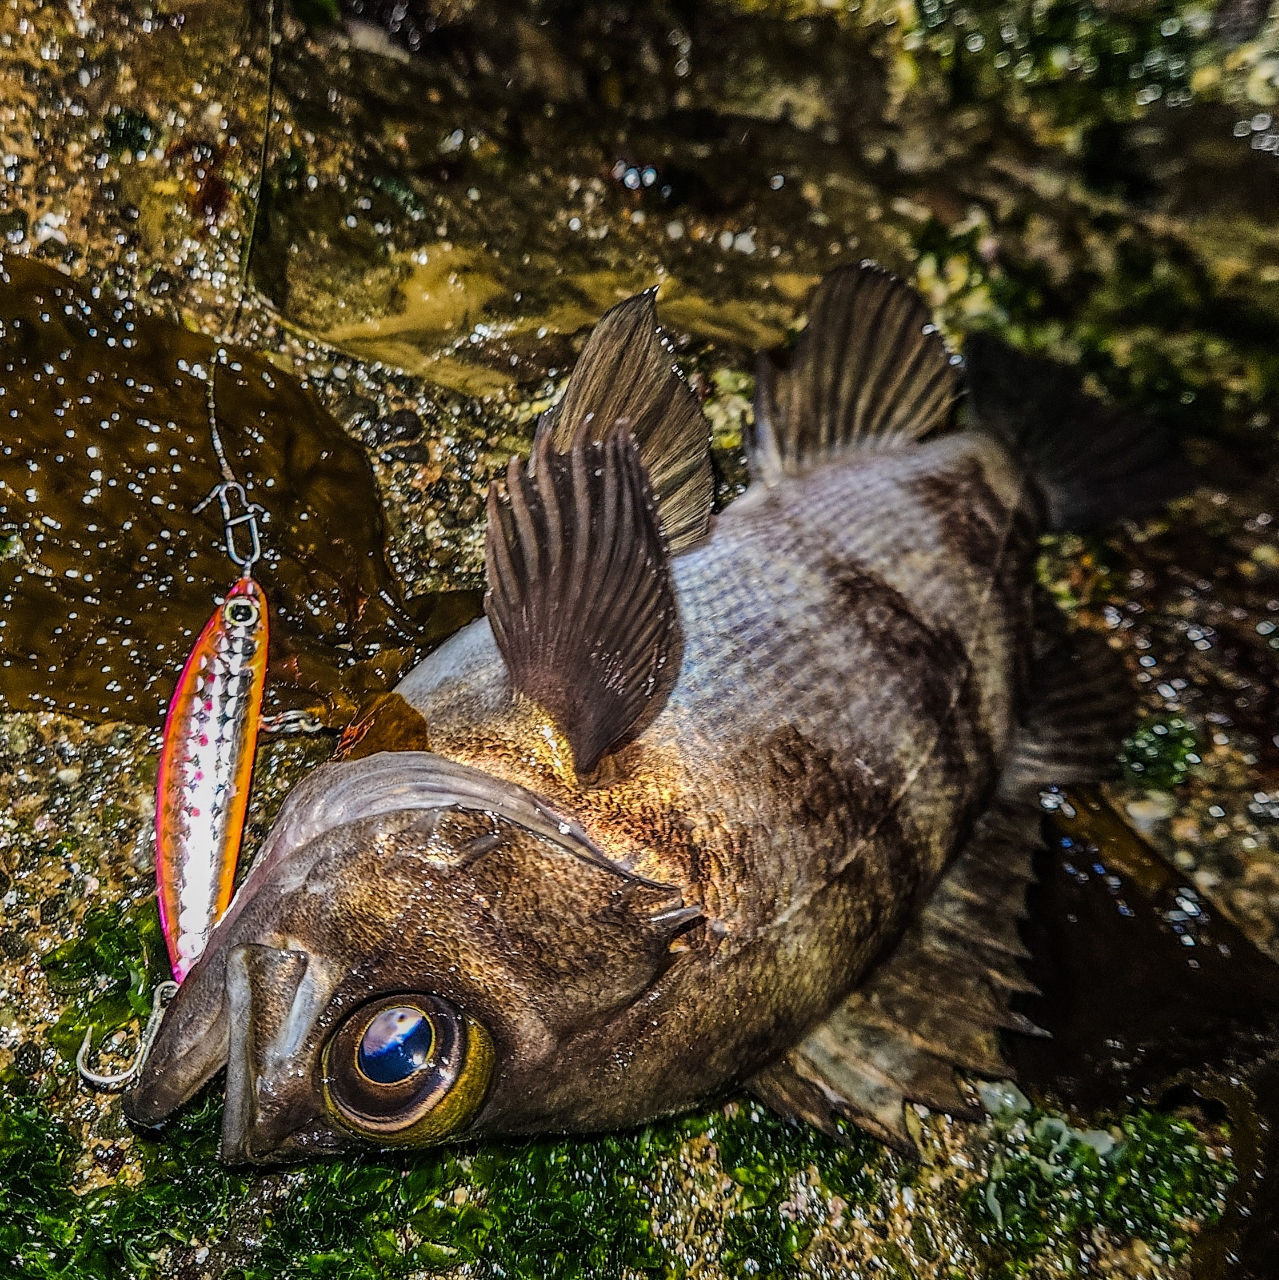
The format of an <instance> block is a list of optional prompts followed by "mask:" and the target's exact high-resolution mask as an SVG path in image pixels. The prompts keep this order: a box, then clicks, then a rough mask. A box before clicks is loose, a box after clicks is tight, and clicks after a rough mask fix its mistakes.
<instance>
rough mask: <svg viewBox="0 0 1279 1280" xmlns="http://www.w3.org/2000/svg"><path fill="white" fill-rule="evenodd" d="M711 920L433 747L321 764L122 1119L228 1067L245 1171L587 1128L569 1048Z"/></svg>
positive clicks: (236, 1143) (583, 1082) (189, 987)
mask: <svg viewBox="0 0 1279 1280" xmlns="http://www.w3.org/2000/svg"><path fill="white" fill-rule="evenodd" d="M698 914H699V913H698V911H697V909H696V908H686V907H684V905H683V902H682V900H681V899H680V895H679V894H678V892H677V891H674V890H672V889H670V888H669V887H666V886H662V885H657V884H654V883H652V882H650V881H646V880H643V879H640V878H638V877H636V876H633V875H631V874H629V873H628V872H626V871H625V870H624V869H622V868H620V867H618V866H617V865H616V864H614V863H611V862H609V861H608V859H607V858H605V857H604V855H603V854H602V853H601V852H600V851H599V850H598V849H596V848H595V847H594V846H593V845H592V844H591V842H590V841H589V839H588V838H587V837H586V834H585V832H583V831H582V829H581V828H580V827H579V826H578V825H577V824H576V823H575V822H573V821H572V820H571V819H566V818H564V817H562V816H561V815H559V814H556V813H555V812H553V811H552V810H551V809H550V808H549V807H548V806H547V805H546V803H545V802H543V801H541V800H540V799H539V798H538V797H536V796H534V795H533V794H532V793H530V792H527V791H525V790H524V789H523V788H520V787H517V786H514V785H513V784H509V783H505V782H502V781H500V780H498V779H495V778H493V777H490V776H489V775H486V774H484V773H482V772H480V771H478V770H475V769H470V768H468V767H466V766H462V765H457V764H455V763H452V762H450V761H447V760H443V759H441V758H440V757H438V756H434V755H432V754H430V753H428V752H399V753H395V754H380V755H375V756H371V757H368V758H367V759H364V760H359V761H355V762H351V763H348V764H338V765H328V766H325V767H324V768H322V769H320V770H317V772H316V774H314V775H313V776H312V777H311V778H310V779H308V781H307V782H306V783H305V784H304V785H303V786H302V787H301V788H299V789H298V791H297V792H295V794H294V795H293V796H292V797H291V798H290V802H289V803H288V804H287V805H286V807H285V810H284V811H283V812H282V813H281V816H280V819H279V821H278V822H277V823H276V825H275V827H274V828H273V831H272V834H271V837H270V838H269V840H268V842H267V845H266V846H265V847H264V849H263V851H262V854H261V856H260V857H259V859H258V861H257V863H256V864H255V866H254V868H253V870H252V871H251V872H250V874H249V876H248V878H247V879H246V880H245V883H244V884H243V886H242V887H241V889H240V890H239V892H238V893H237V895H236V898H235V900H234V902H233V903H232V905H231V907H230V909H229V910H228V912H227V914H226V916H225V917H223V919H222V920H221V921H220V922H219V923H218V925H217V926H216V927H215V928H214V930H213V933H212V935H211V937H210V940H209V945H208V947H207V949H206V950H205V952H204V954H203V955H202V956H201V958H200V960H199V961H198V963H197V964H196V965H195V967H194V968H193V969H192V970H191V972H190V974H189V975H188V976H187V978H186V980H185V981H184V982H183V983H182V985H181V987H180V988H179V990H178V993H177V994H176V996H175V997H174V998H173V1000H172V1002H171V1003H170V1005H169V1008H168V1010H167V1012H166V1014H165V1018H164V1021H163V1023H162V1025H161V1027H160V1031H159V1034H158V1036H157V1037H156V1040H155V1042H154V1044H153V1046H152V1048H151V1051H150V1053H149V1055H148V1056H147V1059H146V1062H145V1064H144V1066H143V1068H142V1071H141V1073H140V1075H139V1077H138V1080H137V1083H136V1084H135V1085H134V1087H133V1088H132V1089H131V1090H130V1093H129V1094H128V1096H127V1097H126V1100H125V1109H126V1113H127V1114H128V1115H129V1116H130V1118H131V1119H133V1120H134V1121H136V1122H138V1123H141V1124H150V1125H154V1124H158V1123H160V1122H161V1121H162V1120H164V1119H165V1118H166V1117H167V1116H168V1115H170V1114H171V1113H172V1112H173V1111H174V1110H175V1109H176V1108H178V1107H179V1106H181V1105H182V1104H183V1103H184V1102H186V1101H187V1100H188V1099H190V1098H191V1097H192V1096H193V1095H194V1094H195V1093H196V1092H197V1091H198V1090H199V1089H200V1088H201V1087H202V1086H203V1085H204V1084H206V1083H207V1082H208V1081H209V1080H210V1079H212V1077H213V1076H215V1075H216V1074H217V1072H218V1071H219V1070H221V1069H222V1068H223V1067H225V1069H226V1106H225V1110H224V1113H223V1128H222V1156H223V1159H224V1160H227V1161H228V1162H231V1163H238V1162H243V1161H251V1162H272V1161H278V1160H288V1159H299V1158H304V1157H306V1156H308V1155H312V1154H324V1153H332V1152H338V1151H351V1150H357V1149H360V1148H365V1147H368V1146H369V1145H373V1146H377V1147H390V1146H425V1145H431V1144H434V1143H438V1142H443V1141H448V1140H452V1139H458V1138H461V1137H472V1136H476V1135H479V1134H494V1133H503V1132H516V1131H526V1130H527V1129H529V1128H530V1127H531V1128H539V1129H540V1128H555V1127H560V1128H576V1127H582V1124H583V1120H584V1116H587V1118H588V1115H587V1113H589V1108H590V1105H591V1097H590V1093H591V1086H590V1063H588V1062H585V1061H583V1062H580V1063H575V1061H574V1058H573V1054H572V1052H571V1050H570V1051H569V1052H567V1053H566V1046H571V1045H572V1044H573V1043H574V1042H575V1041H580V1040H581V1039H582V1033H583V1032H584V1031H590V1030H592V1029H598V1028H600V1027H601V1026H603V1025H605V1024H607V1023H608V1020H609V1019H610V1018H612V1017H614V1016H615V1015H618V1014H620V1013H621V1012H622V1011H624V1010H626V1009H627V1008H629V1007H630V1006H631V1005H632V1004H634V1002H635V1001H636V1000H637V999H639V997H640V996H641V995H642V994H643V993H644V992H645V991H646V990H647V989H648V988H649V987H650V986H651V985H652V984H653V983H654V981H655V980H656V979H657V978H659V977H660V976H661V974H662V973H663V972H664V971H665V970H666V968H667V967H669V965H670V963H671V962H672V960H673V958H674V956H673V953H672V949H671V943H672V941H673V940H674V938H675V936H676V935H677V934H678V933H679V932H680V931H681V930H682V929H683V928H684V927H686V926H687V925H688V924H689V923H691V921H692V920H693V919H695V918H696V917H697V915H698ZM587 1038H588V1039H589V1038H590V1037H589V1036H588V1037H587Z"/></svg>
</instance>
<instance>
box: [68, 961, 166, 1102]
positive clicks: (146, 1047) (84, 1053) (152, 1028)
mask: <svg viewBox="0 0 1279 1280" xmlns="http://www.w3.org/2000/svg"><path fill="white" fill-rule="evenodd" d="M177 989H178V984H177V983H176V982H161V983H160V984H159V985H158V986H157V987H156V989H155V994H154V995H153V996H152V997H151V1016H150V1017H149V1018H148V1019H147V1025H146V1028H145V1029H144V1030H143V1032H142V1039H141V1041H140V1042H139V1044H138V1052H137V1055H136V1056H135V1057H134V1059H133V1061H132V1062H131V1063H130V1064H129V1066H128V1067H127V1068H126V1069H125V1070H124V1071H122V1072H120V1074H119V1075H115V1076H101V1075H98V1073H97V1072H96V1071H90V1070H89V1044H90V1041H91V1040H92V1039H93V1024H92V1023H90V1024H89V1027H88V1030H86V1031H85V1033H84V1041H83V1042H82V1043H81V1045H80V1052H79V1053H77V1054H76V1056H75V1065H76V1070H77V1071H78V1072H79V1073H80V1078H81V1079H82V1080H84V1081H85V1082H86V1083H88V1084H91V1085H94V1086H95V1087H96V1088H99V1089H123V1088H124V1086H125V1085H126V1084H128V1083H129V1081H130V1080H132V1079H133V1078H134V1076H136V1075H137V1074H138V1073H139V1072H140V1071H141V1070H142V1068H143V1066H144V1065H145V1064H146V1060H147V1055H148V1054H149V1053H150V1052H151V1046H152V1045H153V1044H154V1043H155V1038H156V1036H157V1035H158V1034H159V1031H160V1023H161V1021H162V1020H163V1018H164V1011H165V1009H166V1008H168V1004H169V1001H170V1000H172V999H173V997H174V994H175V993H176V992H177Z"/></svg>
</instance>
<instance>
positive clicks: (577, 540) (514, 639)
mask: <svg viewBox="0 0 1279 1280" xmlns="http://www.w3.org/2000/svg"><path fill="white" fill-rule="evenodd" d="M585 434H586V433H585V432H581V433H579V438H578V439H577V440H576V441H575V443H574V444H573V445H572V447H571V448H570V449H569V451H568V452H567V453H556V452H554V451H553V450H552V448H551V436H550V433H549V432H543V433H542V434H541V435H539V437H538V439H537V441H536V443H535V445H534V451H533V458H532V461H531V463H530V465H529V467H528V468H525V467H523V466H522V465H521V463H520V461H519V460H518V459H512V460H511V465H510V467H509V469H508V471H507V476H506V493H507V497H506V500H505V501H502V500H501V499H500V498H499V497H498V492H497V487H496V485H494V486H493V487H492V488H491V489H490V490H489V502H488V517H489V522H488V534H487V538H486V542H485V570H486V573H487V576H488V583H489V591H488V595H487V596H486V597H485V602H484V604H485V611H486V612H487V614H488V618H489V623H490V625H491V626H492V628H493V638H494V639H495V640H496V642H497V647H498V649H499V650H501V653H502V657H503V659H504V661H505V662H506V667H507V670H508V671H509V673H510V676H511V683H512V684H513V685H514V687H515V689H516V690H517V691H518V692H519V693H521V694H523V695H524V696H525V697H527V698H529V699H531V700H532V701H533V702H534V703H536V704H537V706H539V707H540V708H542V710H543V711H545V712H546V713H547V714H548V715H549V716H550V717H551V719H552V720H553V721H554V722H555V724H556V726H557V727H558V728H559V730H560V732H561V733H563V734H564V736H565V737H566V738H567V739H568V741H569V745H570V746H571V747H572V749H573V761H574V766H575V768H576V769H577V771H578V773H579V774H587V773H590V772H591V771H592V770H593V769H594V768H595V766H596V764H598V763H599V760H600V758H601V757H602V756H603V755H604V754H605V753H606V752H608V751H609V750H611V749H613V748H615V747H617V746H620V745H622V744H623V743H625V742H627V741H629V740H630V739H631V738H633V737H634V736H635V735H637V734H638V733H640V732H642V730H643V729H644V727H645V726H646V725H647V724H648V723H649V722H650V720H651V719H652V717H653V716H654V715H656V714H657V712H658V711H659V710H661V708H662V706H663V705H664V703H665V701H666V697H667V695H668V694H669V692H670V690H671V687H672V686H673V684H674V682H675V677H676V676H677V674H678V672H679V664H680V658H681V656H682V654H683V646H684V640H683V633H682V632H681V630H680V624H679V608H678V605H677V603H676V600H675V587H674V583H673V581H672V578H671V570H670V558H669V556H668V554H667V550H666V544H665V541H664V539H663V536H662V529H661V525H660V521H659V518H658V514H657V510H656V507H655V504H654V500H653V492H652V489H651V488H650V486H649V482H648V478H647V476H646V474H645V470H644V465H643V463H642V462H641V460H640V455H639V451H638V449H637V447H636V443H635V440H634V439H633V437H632V436H631V433H630V432H629V431H628V430H627V429H626V428H625V427H621V426H619V427H615V428H614V429H612V430H611V431H610V432H609V433H608V435H607V437H606V438H605V439H604V440H602V441H588V440H586V439H584V438H583V437H584V436H585Z"/></svg>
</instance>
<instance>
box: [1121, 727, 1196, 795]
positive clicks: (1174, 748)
mask: <svg viewBox="0 0 1279 1280" xmlns="http://www.w3.org/2000/svg"><path fill="white" fill-rule="evenodd" d="M1202 751H1203V747H1202V746H1201V745H1200V742H1199V738H1198V736H1197V735H1196V734H1195V732H1194V728H1193V726H1192V725H1190V724H1189V723H1188V722H1187V721H1186V720H1183V719H1182V718H1181V717H1180V716H1168V717H1166V718H1164V719H1161V720H1152V721H1149V722H1148V723H1146V724H1143V725H1142V726H1141V727H1140V728H1139V729H1138V730H1137V731H1136V732H1135V733H1134V734H1133V735H1132V736H1131V737H1129V738H1127V739H1125V741H1124V747H1123V762H1124V766H1125V768H1127V769H1128V771H1129V773H1131V774H1132V775H1133V776H1134V778H1135V779H1136V780H1137V781H1139V782H1140V783H1141V785H1142V786H1144V787H1147V788H1149V789H1150V790H1151V791H1167V790H1168V788H1169V787H1175V786H1179V785H1180V784H1181V783H1183V782H1185V781H1186V780H1187V778H1188V777H1189V776H1190V771H1191V769H1192V768H1193V767H1194V766H1195V765H1197V764H1199V762H1200V761H1201V759H1202V755H1201V753H1202Z"/></svg>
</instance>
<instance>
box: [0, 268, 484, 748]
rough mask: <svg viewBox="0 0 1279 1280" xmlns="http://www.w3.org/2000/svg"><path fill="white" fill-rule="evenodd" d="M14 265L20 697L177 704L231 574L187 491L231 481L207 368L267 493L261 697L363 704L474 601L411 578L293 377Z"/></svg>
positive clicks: (8, 496) (1, 529) (123, 707)
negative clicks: (422, 586)
mask: <svg viewBox="0 0 1279 1280" xmlns="http://www.w3.org/2000/svg"><path fill="white" fill-rule="evenodd" d="M2 272H3V281H4V286H5V287H4V289H3V292H2V293H0V298H2V299H3V312H2V313H0V335H3V336H4V337H5V339H6V343H5V363H4V367H3V371H2V372H0V393H2V394H3V397H4V403H5V405H6V406H7V407H8V417H7V419H6V428H5V435H4V441H3V448H2V450H0V495H2V497H3V500H2V501H0V534H3V535H4V536H5V537H6V539H7V542H6V551H5V556H4V558H3V560H0V564H2V566H3V592H2V593H0V660H2V661H3V667H4V691H3V698H4V700H5V701H6V702H7V703H8V704H9V705H10V706H11V707H12V708H14V709H35V708H40V709H46V708H57V709H59V710H68V711H73V712H74V713H75V714H77V715H79V716H81V717H84V718H88V719H103V718H117V719H131V720H134V721H139V722H142V723H148V722H153V721H154V719H155V718H156V717H157V716H158V715H159V714H160V712H162V710H163V708H164V706H165V705H166V704H167V701H168V696H169V693H170V692H171V689H172V685H173V682H174V681H175V680H176V677H177V673H178V671H179V669H180V665H181V662H182V659H183V658H184V656H185V653H186V650H187V649H188V647H189V644H190V640H191V637H192V636H194V635H196V634H198V632H199V629H200V628H201V627H202V626H203V624H204V621H205V619H206V618H207V616H208V614H209V612H210V610H211V608H212V605H213V600H214V593H215V592H216V591H217V590H218V589H219V588H224V587H225V586H226V584H227V582H228V581H229V580H230V579H231V578H232V577H233V574H234V570H233V566H231V565H230V564H229V563H228V561H227V559H226V556H225V551H224V549H223V533H222V527H221V525H222V521H221V515H220V513H219V512H218V508H217V504H216V503H211V504H209V505H208V506H206V507H204V508H203V509H202V510H201V511H196V510H195V508H197V507H198V506H199V505H200V504H201V502H202V500H203V499H204V498H205V497H206V495H208V494H209V492H210V490H211V489H212V488H213V486H214V485H215V484H216V483H217V482H218V480H219V478H220V477H219V472H218V468H217V463H216V460H215V456H214V452H213V448H212V446H211V444H210V440H209V427H208V421H207V414H208V408H207V394H206V393H207V388H208V383H207V377H208V371H209V370H210V369H213V370H214V371H215V374H216V379H217V381H216V390H217V402H218V403H217V408H218V420H219V427H220V430H221V433H222V437H223V439H224V441H225V445H226V450H227V453H228V455H229V457H230V458H231V460H232V462H233V464H234V468H235V470H236V472H237V475H238V478H239V479H240V480H241V481H243V482H244V484H245V487H246V489H247V491H248V494H249V498H250V500H253V501H259V502H261V503H263V504H264V505H265V506H266V507H267V508H268V515H267V519H266V525H265V529H264V540H265V543H266V549H265V554H264V557H263V560H262V562H261V563H260V564H259V565H258V567H257V573H258V576H259V578H260V579H261V580H262V583H263V586H264V588H265V590H266V592H267V595H268V599H269V600H270V601H271V606H272V610H271V611H272V625H271V670H272V678H271V682H270V684H269V686H268V699H269V700H271V701H274V702H277V703H278V704H279V705H281V706H288V705H298V704H299V703H301V704H303V705H307V704H309V705H314V704H315V702H316V701H317V699H322V700H325V701H327V702H328V703H329V705H330V706H331V707H335V708H339V709H342V710H345V711H350V710H351V709H352V707H353V704H354V703H355V702H357V701H358V700H359V698H360V696H361V694H362V693H364V692H380V691H381V690H383V689H385V688H386V687H388V686H389V685H390V684H392V683H393V682H394V681H395V680H396V679H397V678H398V676H399V674H400V673H401V671H402V670H403V669H404V668H405V667H406V666H407V665H408V664H409V663H410V662H411V661H413V660H414V659H415V658H416V657H417V656H418V655H419V654H420V653H421V652H423V651H424V650H425V648H427V647H429V645H430V644H431V643H432V641H433V640H438V639H439V638H441V637H442V636H444V635H447V634H450V633H451V632H452V631H453V630H455V629H456V628H457V626H458V625H460V624H461V623H462V622H464V621H467V620H469V618H470V617H473V616H474V614H475V612H476V610H475V601H474V598H473V597H471V596H466V595H464V594H461V593H458V594H454V595H452V596H450V597H447V598H444V597H438V596H432V595H425V596H419V597H416V598H414V599H413V600H412V601H405V600H404V599H403V598H402V597H401V595H400V591H399V588H398V586H397V583H396V581H395V579H394V578H393V577H392V575H391V573H390V570H389V568H388V566H387V563H386V558H385V535H384V530H383V524H382V518H381V507H380V503H379V502H378V497H377V491H376V488H375V486H374V482H373V476H372V474H371V472H370V469H369V464H368V462H367V460H366V458H365V456H364V455H363V454H362V452H361V451H360V450H359V448H358V446H356V445H355V444H354V443H353V442H352V441H351V440H349V439H348V438H347V437H346V436H345V435H344V434H343V432H342V431H341V429H340V428H339V427H338V425H337V424H336V423H335V422H334V421H333V420H332V419H331V418H329V417H328V415H327V414H326V413H325V412H324V411H323V409H321V407H320V406H319V404H318V403H316V401H315V399H314V397H313V396H312V395H310V394H308V391H307V389H306V388H305V387H304V386H302V385H299V383H298V382H297V381H296V380H295V379H293V378H291V377H288V376H287V375H285V374H283V373H281V372H280V371H279V370H277V369H275V368H274V367H273V366H272V365H271V364H270V363H269V362H268V361H267V360H265V359H263V358H262V357H260V356H257V355H253V354H251V353H249V352H247V351H238V350H235V349H234V348H219V347H218V346H217V345H216V344H215V343H214V342H212V341H211V340H210V339H208V338H204V337H200V336H197V335H195V334H192V333H188V332H187V331H186V330H184V329H182V328H180V327H179V326H176V325H172V324H167V323H164V322H162V321H159V320H155V319H149V318H146V317H144V316H142V315H141V314H140V313H139V312H138V310H137V309H136V308H135V306H134V304H133V303H132V302H131V301H129V300H128V299H121V298H116V297H113V296H111V295H110V293H109V292H104V291H103V290H101V289H93V290H90V289H87V288H82V287H80V286H77V285H75V284H73V283H72V282H71V281H70V280H68V279H67V278H66V277H64V276H62V275H61V274H60V273H58V272H56V271H53V270H51V269H50V268H48V267H44V266H40V265H38V264H36V263H33V262H29V261H24V260H22V259H20V258H16V257H13V256H10V257H8V258H6V259H5V260H4V262H3V267H2ZM219 350H220V351H221V358H220V360H219V356H218V352H219ZM215 361H218V363H217V364H216V365H215ZM14 538H17V539H18V540H19V541H20V543H21V548H20V550H19V549H18V547H17V546H16V545H15V544H14V542H13V539H14ZM37 655H38V656H39V661H33V658H35V657H36V656H37Z"/></svg>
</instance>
